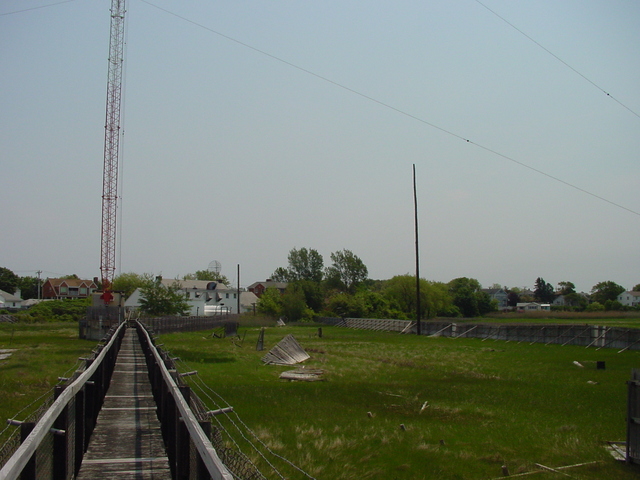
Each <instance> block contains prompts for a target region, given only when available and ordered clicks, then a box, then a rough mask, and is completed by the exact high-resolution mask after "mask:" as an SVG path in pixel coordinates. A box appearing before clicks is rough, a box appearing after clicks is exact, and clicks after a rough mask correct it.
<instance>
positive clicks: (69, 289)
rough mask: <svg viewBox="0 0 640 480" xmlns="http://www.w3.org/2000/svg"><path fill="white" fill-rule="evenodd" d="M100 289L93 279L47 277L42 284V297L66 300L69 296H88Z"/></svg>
mask: <svg viewBox="0 0 640 480" xmlns="http://www.w3.org/2000/svg"><path fill="white" fill-rule="evenodd" d="M97 289H98V285H97V284H96V283H95V281H92V280H82V279H80V278H47V281H46V282H44V285H42V298H49V299H54V300H64V299H67V298H87V297H89V296H90V295H91V294H92V293H93V292H94V291H96V290H97Z"/></svg>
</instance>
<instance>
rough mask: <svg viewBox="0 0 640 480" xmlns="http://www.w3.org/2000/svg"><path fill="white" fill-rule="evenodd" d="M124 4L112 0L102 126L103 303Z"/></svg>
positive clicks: (107, 293)
mask: <svg viewBox="0 0 640 480" xmlns="http://www.w3.org/2000/svg"><path fill="white" fill-rule="evenodd" d="M124 13H125V0H111V35H110V38H109V74H108V78H107V114H106V121H105V126H104V169H103V175H102V242H101V249H100V273H101V275H102V291H103V293H102V296H101V298H102V300H104V303H105V304H109V303H110V302H111V300H113V294H112V293H111V283H112V281H113V276H114V272H115V269H116V210H117V203H118V153H119V146H120V119H121V114H120V110H121V109H120V107H121V103H122V102H121V100H122V64H123V62H124Z"/></svg>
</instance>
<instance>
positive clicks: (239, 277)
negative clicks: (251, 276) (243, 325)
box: [238, 264, 240, 315]
mask: <svg viewBox="0 0 640 480" xmlns="http://www.w3.org/2000/svg"><path fill="white" fill-rule="evenodd" d="M238 315H240V264H238Z"/></svg>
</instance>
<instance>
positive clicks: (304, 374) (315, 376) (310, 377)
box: [280, 368, 324, 382]
mask: <svg viewBox="0 0 640 480" xmlns="http://www.w3.org/2000/svg"><path fill="white" fill-rule="evenodd" d="M323 375H324V371H323V370H319V369H312V368H309V369H306V370H305V369H304V368H297V369H295V370H289V371H287V372H282V373H281V374H280V378H281V379H283V380H296V381H302V382H318V381H321V380H324V378H323Z"/></svg>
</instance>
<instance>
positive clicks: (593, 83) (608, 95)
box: [476, 0, 640, 118]
mask: <svg viewBox="0 0 640 480" xmlns="http://www.w3.org/2000/svg"><path fill="white" fill-rule="evenodd" d="M476 2H477V3H478V4H479V5H481V6H483V7H484V8H486V9H487V10H488V11H490V12H491V13H493V14H494V15H495V16H496V17H498V18H499V19H500V20H502V21H503V22H504V23H506V24H507V25H509V26H510V27H511V28H513V29H514V30H515V31H516V32H518V33H519V34H520V35H522V36H524V37H525V38H527V39H528V40H530V41H531V42H533V43H535V44H536V45H537V46H538V47H540V48H541V49H542V50H544V51H545V52H547V53H548V54H549V55H551V56H552V57H553V58H555V59H556V60H558V61H559V62H560V63H562V64H563V65H564V66H565V67H567V68H569V69H570V70H571V71H573V72H574V73H576V74H578V75H580V76H581V77H582V78H583V79H584V80H586V81H587V82H589V83H590V84H591V85H593V86H594V87H596V88H597V89H598V90H600V91H601V92H602V93H604V94H605V95H606V96H607V97H609V98H610V99H611V100H613V101H614V102H616V103H617V104H618V105H620V106H621V107H623V108H625V109H627V110H629V112H631V113H632V114H634V115H635V116H636V117H638V118H640V115H639V114H638V113H636V112H635V111H634V110H632V109H631V108H629V107H628V106H626V105H625V104H624V103H622V102H621V101H620V100H618V99H617V98H615V97H614V96H613V95H611V94H610V93H609V92H607V91H606V90H605V89H604V88H602V87H601V86H600V85H598V84H597V83H595V82H594V81H593V80H591V79H590V78H588V77H587V76H586V75H584V74H583V73H581V72H580V71H578V70H576V69H575V68H573V67H572V66H571V65H569V64H568V63H567V62H565V61H564V60H563V59H562V58H560V57H559V56H558V55H556V54H555V53H553V52H552V51H551V50H549V49H548V48H547V47H545V46H544V45H542V44H541V43H540V42H538V41H537V40H536V39H535V38H533V37H531V36H530V35H527V34H526V33H525V32H524V31H522V30H520V29H519V28H518V27H516V26H515V25H514V24H513V23H511V22H510V21H509V20H507V19H506V18H504V17H503V16H502V15H500V14H498V13H497V12H496V11H495V10H491V9H490V8H489V7H487V6H486V5H485V4H484V3H482V2H481V1H480V0H476Z"/></svg>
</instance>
